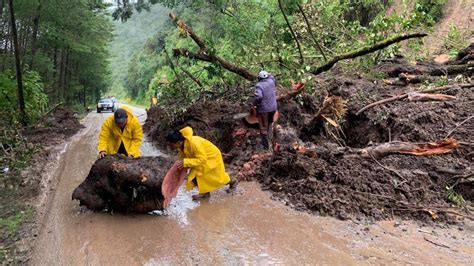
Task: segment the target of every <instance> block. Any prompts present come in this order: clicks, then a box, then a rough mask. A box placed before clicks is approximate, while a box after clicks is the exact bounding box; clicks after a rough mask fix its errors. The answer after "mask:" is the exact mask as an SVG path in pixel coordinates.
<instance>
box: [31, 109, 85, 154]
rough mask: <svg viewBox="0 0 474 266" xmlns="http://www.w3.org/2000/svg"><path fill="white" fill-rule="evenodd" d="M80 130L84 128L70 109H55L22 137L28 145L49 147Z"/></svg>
mask: <svg viewBox="0 0 474 266" xmlns="http://www.w3.org/2000/svg"><path fill="white" fill-rule="evenodd" d="M82 128H84V126H83V125H81V124H80V123H79V120H78V119H77V117H76V114H75V113H74V112H73V111H72V110H71V109H68V108H65V107H56V108H55V109H54V110H53V111H51V112H50V113H49V114H48V115H46V116H45V117H44V118H42V119H41V120H40V121H39V122H38V123H37V124H36V125H35V126H34V127H33V128H29V129H27V130H25V131H24V132H23V135H24V136H25V137H26V139H27V141H28V142H29V143H33V144H41V145H42V146H49V145H54V144H55V143H59V142H61V141H62V140H64V139H67V138H69V137H71V136H72V135H74V134H76V133H77V132H78V131H79V130H80V129H82Z"/></svg>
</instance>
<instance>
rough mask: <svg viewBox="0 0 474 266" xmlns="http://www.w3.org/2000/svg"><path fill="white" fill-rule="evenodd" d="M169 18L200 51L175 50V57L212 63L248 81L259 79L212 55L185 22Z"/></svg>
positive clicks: (173, 17)
mask: <svg viewBox="0 0 474 266" xmlns="http://www.w3.org/2000/svg"><path fill="white" fill-rule="evenodd" d="M169 17H170V18H171V20H172V21H174V22H175V23H176V25H177V26H178V28H180V29H182V30H184V31H185V32H186V33H187V34H188V35H189V37H191V39H193V41H194V42H195V43H196V44H197V45H198V46H199V48H200V50H199V52H197V53H193V52H190V51H189V50H187V49H173V53H174V56H184V57H188V58H192V59H198V60H201V61H206V62H210V63H213V64H216V65H220V66H221V67H223V68H224V69H227V70H229V71H230V72H233V73H235V74H237V75H239V76H241V77H243V78H245V79H247V80H250V81H254V80H256V79H257V75H255V74H253V73H251V72H250V71H249V70H248V69H246V68H243V67H240V66H237V65H235V64H234V63H231V62H229V61H227V60H225V59H223V58H221V57H219V56H217V55H215V54H214V53H212V52H211V51H210V50H209V49H208V47H207V45H206V44H205V43H204V41H203V40H202V39H201V38H199V36H197V34H196V33H195V32H194V31H193V30H192V29H191V27H189V26H188V25H187V24H186V22H184V21H183V20H178V18H177V17H176V15H175V14H173V13H170V14H169Z"/></svg>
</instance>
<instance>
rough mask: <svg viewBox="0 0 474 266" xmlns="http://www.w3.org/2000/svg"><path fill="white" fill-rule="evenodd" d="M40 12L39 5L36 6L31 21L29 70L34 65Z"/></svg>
mask: <svg viewBox="0 0 474 266" xmlns="http://www.w3.org/2000/svg"><path fill="white" fill-rule="evenodd" d="M40 11H41V3H40V4H39V5H38V8H37V9H36V15H35V18H34V19H33V40H32V42H31V61H30V68H31V69H34V64H35V54H36V38H37V37H38V31H39V21H40Z"/></svg>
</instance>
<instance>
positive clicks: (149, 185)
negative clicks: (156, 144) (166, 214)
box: [72, 155, 172, 212]
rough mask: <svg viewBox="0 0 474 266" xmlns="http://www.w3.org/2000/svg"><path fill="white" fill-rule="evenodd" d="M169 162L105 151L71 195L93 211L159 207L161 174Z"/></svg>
mask: <svg viewBox="0 0 474 266" xmlns="http://www.w3.org/2000/svg"><path fill="white" fill-rule="evenodd" d="M171 165H172V162H171V161H170V159H168V158H165V157H140V158H126V157H123V156H121V155H108V156H106V157H105V158H103V159H99V160H97V161H96V162H95V163H94V165H93V166H92V168H91V170H90V172H89V175H88V176H87V177H86V179H85V180H84V181H83V182H82V183H81V184H80V185H79V186H78V187H77V188H76V189H75V190H74V192H73V194H72V199H76V200H79V201H80V205H84V206H86V207H87V208H89V209H91V210H95V211H101V210H104V209H108V210H115V211H120V212H149V211H153V210H156V209H162V208H163V207H164V206H163V203H164V200H165V197H164V196H163V194H162V185H163V181H164V177H165V175H166V172H167V170H168V169H170V167H171Z"/></svg>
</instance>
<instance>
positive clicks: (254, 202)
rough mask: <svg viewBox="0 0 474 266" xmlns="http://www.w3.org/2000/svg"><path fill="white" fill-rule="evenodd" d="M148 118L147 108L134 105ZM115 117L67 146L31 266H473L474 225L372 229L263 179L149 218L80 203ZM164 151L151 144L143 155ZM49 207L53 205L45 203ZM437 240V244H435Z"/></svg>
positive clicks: (183, 196)
mask: <svg viewBox="0 0 474 266" xmlns="http://www.w3.org/2000/svg"><path fill="white" fill-rule="evenodd" d="M135 112H136V114H137V115H138V116H139V118H140V119H141V120H142V121H143V120H144V119H145V116H146V114H145V112H144V111H143V110H140V109H135ZM109 115H110V114H108V113H106V114H96V113H91V114H89V115H88V116H87V117H86V118H85V119H84V121H83V124H84V125H85V129H83V130H82V131H81V132H80V133H79V134H78V135H76V136H74V137H73V138H72V140H71V141H70V142H69V143H68V145H67V146H66V147H65V151H64V152H63V153H62V156H61V157H60V158H58V161H59V164H58V165H59V166H58V168H57V169H56V171H55V172H53V173H52V174H53V175H57V177H58V180H59V181H58V182H59V183H58V185H57V189H56V191H55V192H54V193H52V194H53V195H52V198H51V200H50V203H48V204H46V206H47V208H46V209H48V213H47V214H46V216H45V217H46V218H45V221H44V226H43V227H42V229H41V231H40V234H39V237H38V238H39V239H38V240H37V243H36V249H35V252H34V255H33V259H32V261H30V263H31V264H32V265H84V264H87V265H118V264H120V265H157V264H160V265H161V264H275V263H278V264H280V263H282V264H300V263H306V264H344V265H347V264H356V263H357V264H359V263H376V264H380V263H397V264H400V263H423V264H459V263H463V264H469V263H472V261H473V258H474V243H473V242H474V240H473V239H474V225H473V224H472V223H471V224H466V225H456V226H451V227H450V228H440V227H439V226H438V227H436V228H432V227H422V226H421V225H419V224H415V223H413V222H405V221H390V222H381V223H376V224H372V225H365V224H358V223H354V222H351V221H340V220H336V219H334V218H327V217H318V216H312V215H309V214H306V213H302V212H297V211H295V210H293V209H291V208H289V207H288V206H286V205H284V204H283V203H280V202H277V201H274V200H272V199H270V194H268V193H266V192H262V191H261V190H260V188H259V185H258V184H257V183H254V182H248V183H246V182H241V183H240V186H239V188H238V190H237V192H236V193H235V195H229V194H227V193H225V192H224V191H218V192H216V193H215V194H214V195H213V196H212V197H211V199H210V200H205V201H202V202H200V203H195V202H192V201H191V199H190V197H191V195H190V194H192V193H195V192H191V193H190V194H188V193H185V192H184V191H180V193H179V195H178V197H177V198H176V199H175V200H173V202H172V204H171V207H170V208H169V209H168V210H166V211H165V212H164V213H163V212H158V211H157V212H155V213H153V214H148V215H122V214H110V213H106V212H99V213H95V212H91V211H88V210H85V209H82V208H80V207H79V204H78V202H73V201H71V193H72V191H73V190H74V188H75V187H76V186H77V185H78V184H79V183H80V182H82V181H83V179H84V178H85V176H86V175H87V173H88V172H89V170H90V167H91V165H92V164H93V163H94V161H95V159H96V157H95V156H96V154H97V152H96V145H97V135H98V131H99V128H100V125H101V123H102V122H103V121H104V119H105V118H106V117H107V116H109ZM159 153H160V152H159V151H158V150H156V149H154V148H153V147H152V145H151V144H150V143H149V142H147V141H146V140H145V142H144V143H143V145H142V155H143V156H150V155H157V154H159ZM46 202H47V201H46ZM434 243H436V244H434Z"/></svg>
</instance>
